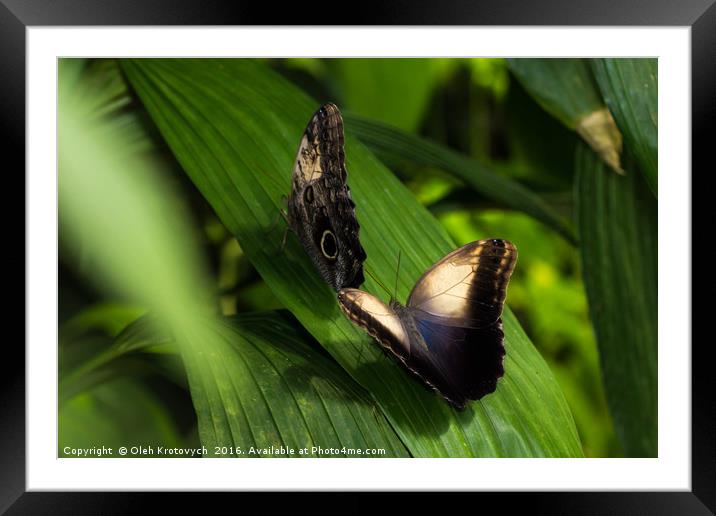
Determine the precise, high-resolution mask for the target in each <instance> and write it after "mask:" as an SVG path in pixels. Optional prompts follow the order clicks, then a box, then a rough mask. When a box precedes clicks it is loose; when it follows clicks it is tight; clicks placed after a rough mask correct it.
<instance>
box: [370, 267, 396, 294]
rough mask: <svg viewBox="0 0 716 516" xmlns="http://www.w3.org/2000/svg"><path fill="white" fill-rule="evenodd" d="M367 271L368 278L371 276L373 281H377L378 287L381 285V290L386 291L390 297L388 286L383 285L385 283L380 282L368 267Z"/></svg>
mask: <svg viewBox="0 0 716 516" xmlns="http://www.w3.org/2000/svg"><path fill="white" fill-rule="evenodd" d="M365 271H366V272H367V273H368V276H370V277H371V278H373V281H375V282H376V283H377V284H378V285H380V288H382V289H383V290H385V293H386V294H388V295H390V290H389V289H388V287H386V286H385V285H384V284H383V282H382V281H380V280H379V279H378V278H377V277H376V276H375V274H373V273H372V272H370V269H368V268H367V267H366V268H365Z"/></svg>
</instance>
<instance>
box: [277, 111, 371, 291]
mask: <svg viewBox="0 0 716 516" xmlns="http://www.w3.org/2000/svg"><path fill="white" fill-rule="evenodd" d="M347 177H348V172H347V171H346V165H345V152H344V150H343V119H342V117H341V113H340V111H339V110H338V107H337V106H336V105H335V104H331V103H329V104H324V105H323V106H321V107H320V108H319V109H318V111H316V113H315V114H314V115H313V117H312V118H311V120H310V122H309V123H308V126H307V127H306V130H305V131H304V133H303V137H302V138H301V143H300V145H299V147H298V152H297V154H296V160H295V164H294V168H293V174H292V187H291V194H290V195H289V197H288V213H287V219H288V225H289V227H290V228H291V230H292V231H293V232H294V233H295V234H296V236H297V237H298V239H299V240H300V242H301V244H302V245H303V247H304V249H305V250H306V252H307V253H308V256H309V257H310V258H311V261H312V262H313V264H314V265H315V267H316V269H317V270H318V272H319V273H320V274H321V276H322V277H323V279H324V280H325V281H326V282H327V283H328V284H329V285H331V287H333V289H334V290H336V291H338V290H340V289H341V288H345V287H353V288H357V287H359V286H360V285H361V284H362V283H363V281H364V277H363V262H364V261H365V259H366V254H365V251H364V250H363V247H362V246H361V244H360V240H359V239H358V232H359V229H360V226H359V224H358V220H357V219H356V214H355V203H354V202H353V199H351V191H350V188H349V187H348V184H347V182H346V179H347Z"/></svg>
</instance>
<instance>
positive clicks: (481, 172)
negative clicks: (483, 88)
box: [345, 114, 576, 243]
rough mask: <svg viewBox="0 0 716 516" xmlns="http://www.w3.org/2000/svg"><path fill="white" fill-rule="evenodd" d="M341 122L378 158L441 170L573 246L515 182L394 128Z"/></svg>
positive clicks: (552, 216) (561, 226)
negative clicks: (543, 225)
mask: <svg viewBox="0 0 716 516" xmlns="http://www.w3.org/2000/svg"><path fill="white" fill-rule="evenodd" d="M345 119H346V127H347V130H349V131H350V132H352V133H353V134H354V135H356V136H357V137H358V138H359V139H360V140H361V141H362V142H363V143H365V144H366V145H367V146H368V147H369V148H370V149H371V150H372V151H373V152H375V153H376V154H378V155H379V156H384V155H387V156H390V157H391V158H396V157H397V158H400V159H407V160H410V161H413V162H414V163H418V164H420V165H425V166H432V167H437V168H441V169H443V170H445V171H446V172H449V173H450V174H452V175H454V176H455V177H457V178H458V179H461V180H462V181H464V182H465V183H467V184H468V185H469V186H470V187H471V188H473V189H474V190H475V191H477V192H480V193H481V194H482V195H484V196H485V197H487V198H488V199H491V200H494V201H498V202H501V203H504V204H505V205H506V206H509V207H510V208H514V209H516V210H520V211H523V212H524V213H526V214H528V215H531V216H532V217H534V218H535V219H537V220H539V221H540V222H543V223H544V224H546V225H547V226H549V227H551V228H552V229H554V230H555V231H557V233H559V234H560V235H562V236H563V237H564V238H566V239H567V240H568V241H569V242H571V243H575V241H576V240H575V236H574V232H573V231H572V228H571V227H569V226H568V225H567V224H566V223H565V221H564V220H562V219H561V218H560V217H559V215H557V214H556V213H555V211H554V210H553V209H552V208H550V206H549V205H548V204H547V203H546V202H544V200H542V198H540V197H539V196H538V195H537V194H534V193H532V192H531V191H529V190H528V189H527V188H525V187H524V186H522V185H521V184H519V183H518V182H516V181H513V180H512V179H509V178H508V177H505V176H501V175H498V174H496V173H495V172H493V171H492V170H489V169H488V168H487V167H485V166H483V165H482V164H480V163H479V162H477V161H475V160H473V159H470V158H468V157H466V156H463V155H461V154H459V153H457V152H455V151H453V150H451V149H448V148H447V147H444V146H442V145H440V144H437V143H435V142H431V141H429V140H426V139H424V138H420V137H419V136H414V135H412V134H410V133H406V132H404V131H401V130H400V129H398V128H395V127H391V126H389V125H387V124H383V123H381V122H377V121H374V120H370V119H367V118H363V117H360V116H357V115H352V114H347V115H346V117H345Z"/></svg>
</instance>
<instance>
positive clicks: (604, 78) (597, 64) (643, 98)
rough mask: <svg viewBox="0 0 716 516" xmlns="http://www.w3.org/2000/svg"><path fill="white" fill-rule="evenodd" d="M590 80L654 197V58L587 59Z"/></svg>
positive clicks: (656, 159) (656, 158) (656, 95)
mask: <svg viewBox="0 0 716 516" xmlns="http://www.w3.org/2000/svg"><path fill="white" fill-rule="evenodd" d="M590 61H591V62H592V70H594V77H595V78H596V79H597V83H598V84H599V89H600V90H601V91H602V95H603V96H604V100H605V101H606V103H607V106H609V110H610V111H611V112H612V113H613V114H614V118H615V120H616V122H617V125H618V126H619V128H620V129H621V130H622V132H623V133H624V138H625V140H626V143H627V145H628V146H629V148H630V149H631V151H632V154H633V155H634V157H635V158H636V161H637V163H638V164H639V168H640V169H641V171H642V172H643V173H644V177H646V181H647V183H648V184H649V187H650V188H651V191H652V192H653V193H654V195H657V192H658V176H657V165H658V153H657V145H658V141H657V133H658V116H657V109H658V106H657V99H658V91H657V90H658V87H657V81H658V64H657V60H656V59H624V58H620V59H591V60H590Z"/></svg>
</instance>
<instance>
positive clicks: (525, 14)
mask: <svg viewBox="0 0 716 516" xmlns="http://www.w3.org/2000/svg"><path fill="white" fill-rule="evenodd" d="M714 1H715V0H688V1H681V2H670V1H668V0H658V1H654V0H652V1H648V0H629V1H622V2H618V3H617V2H610V3H606V2H595V1H589V0H551V1H545V0H540V1H535V2H529V3H528V2H519V1H517V0H509V1H508V0H502V1H500V0H489V1H481V2H477V1H473V2H467V1H457V0H442V1H441V2H428V1H417V0H412V1H411V0H401V1H394V2H365V1H364V2H361V3H360V8H359V9H355V11H356V14H355V15H354V16H352V17H351V18H348V19H347V18H346V17H345V16H347V15H346V14H344V12H343V9H337V8H336V7H335V4H324V3H323V2H317V3H316V2H312V3H306V2H304V3H297V4H295V5H289V4H288V3H282V4H281V5H280V6H278V5H270V4H267V3H257V2H251V3H249V2H230V1H218V0H208V1H207V0H205V1H201V0H173V1H170V0H155V1H153V2H147V1H145V2H139V1H137V0H105V1H98V0H96V1H91V0H0V131H1V134H0V136H1V137H0V142H1V143H0V144H1V145H2V146H3V151H4V152H3V155H4V156H6V157H9V158H10V160H8V159H5V160H4V161H3V163H4V164H5V165H6V166H7V169H6V174H5V181H6V183H5V187H6V188H7V189H8V190H6V192H8V193H7V194H6V202H5V203H3V206H4V208H5V211H6V217H7V219H6V220H8V221H10V222H8V224H7V225H8V226H17V227H16V228H15V229H17V230H18V233H22V238H23V239H24V225H23V227H22V230H20V229H19V223H18V222H16V221H17V218H18V213H19V211H20V209H22V210H23V213H24V206H23V208H20V207H19V206H12V205H11V203H8V202H7V200H9V199H18V200H19V199H22V200H24V199H25V196H24V192H25V181H24V174H23V173H21V172H20V170H23V171H24V170H25V145H24V142H25V113H26V111H25V103H26V100H25V99H26V97H25V86H26V85H25V68H26V65H25V50H26V48H25V46H26V44H25V42H26V30H27V28H28V27H32V26H47V25H49V26H61V25H155V26H156V25H254V24H257V25H284V24H308V25H317V24H326V25H362V24H370V25H561V26H566V25H572V26H584V25H608V26H625V25H636V26H648V25H657V26H685V27H686V26H688V27H691V52H692V53H691V60H692V61H691V71H692V169H694V170H697V169H703V170H702V172H703V173H704V174H707V173H709V172H710V171H712V170H713V165H712V162H713V158H711V152H710V151H711V147H713V141H714V138H713V136H714V131H713V126H714V125H716V116H715V115H716V5H714ZM350 10H351V9H350V8H349V7H348V6H347V7H346V12H348V11H350ZM707 163H708V164H707ZM692 177H693V174H692ZM11 178H14V179H15V181H16V182H15V183H14V184H12V183H11V182H10V181H8V180H9V179H11ZM688 179H689V180H690V178H688ZM685 180H687V178H685ZM19 191H22V192H23V195H19V194H18V192H19ZM21 202H22V201H21ZM11 214H12V217H11ZM694 220H695V221H696V220H698V218H697V217H694ZM6 229H7V228H6ZM5 233H6V234H7V233H8V232H7V230H6V232H5ZM18 236H19V235H18ZM22 248H23V249H24V248H25V247H24V245H23V247H22ZM12 249H13V252H15V250H16V249H17V247H15V246H13V248H12ZM685 251H686V250H685ZM26 258H27V257H26V256H24V251H23V257H22V258H20V257H18V256H11V257H9V259H10V267H12V270H16V268H17V267H18V266H19V265H18V264H19V263H25V262H26ZM684 259H685V260H686V261H689V260H691V250H688V252H685V253H684ZM6 270H10V269H6ZM16 276H19V275H16ZM23 298H24V296H23ZM10 299H11V301H12V303H14V299H12V298H10ZM683 302H688V303H689V304H691V300H683ZM15 306H17V308H16V310H18V311H19V310H20V307H19V304H15ZM22 306H23V308H22V310H23V313H24V303H23V305H22ZM10 320H13V321H14V320H20V314H18V316H17V317H16V318H13V317H9V318H8V321H10ZM710 340H711V339H705V340H700V341H699V340H694V341H693V343H692V373H693V379H692V461H691V466H692V490H691V491H690V492H656V491H650V492H633V493H630V492H615V493H603V492H589V493H578V492H565V493H501V494H499V493H475V494H472V495H469V496H478V497H482V498H483V499H485V500H491V501H494V502H497V503H498V504H499V506H500V507H501V509H500V511H501V512H502V510H504V509H518V508H522V509H523V510H524V509H526V510H528V511H529V513H530V514H571V515H574V514H595V515H596V514H599V515H604V514H610V515H614V514H680V515H681V514H714V513H715V512H716V461H715V460H714V459H715V458H716V438H715V437H714V436H716V423H715V419H714V416H715V414H716V403H714V392H716V385H715V382H714V374H713V373H712V369H713V368H712V366H711V362H710V361H709V360H708V358H709V357H708V350H709V347H710V343H709V341H710ZM673 344H674V345H679V346H687V345H688V344H689V343H687V342H680V343H673ZM3 357H4V360H3V362H4V364H5V368H4V374H3V375H2V385H1V388H0V414H1V416H0V417H1V418H2V424H1V425H0V513H4V512H5V511H7V514H46V513H47V514H49V513H52V514H84V513H92V514H115V513H116V514H125V513H129V512H134V511H137V510H141V509H143V508H144V507H145V504H146V503H147V500H146V497H147V496H149V495H147V494H142V493H49V492H29V493H28V492H25V473H26V467H25V430H26V428H25V352H24V349H23V348H21V347H20V346H19V345H18V343H17V340H15V339H7V340H6V342H5V347H4V350H3ZM244 496H247V497H255V498H256V501H257V502H259V503H265V498H264V499H261V498H260V495H259V496H257V495H250V494H246V495H244ZM264 496H265V495H264ZM374 496H376V495H372V494H371V495H363V496H361V495H358V494H352V495H350V497H351V498H350V499H351V500H352V501H351V502H350V503H348V504H346V503H345V502H344V501H341V502H340V504H341V507H344V508H345V509H346V510H351V509H353V510H355V511H358V510H360V509H366V508H373V507H374V506H375V504H376V503H377V500H373V499H372V498H373V497H374ZM451 496H456V495H451ZM188 498H191V497H188V496H187V495H183V494H182V495H180V496H177V494H176V493H175V494H171V496H166V495H164V496H163V500H162V503H170V504H181V506H183V507H184V508H185V509H186V508H188V505H187V502H188ZM261 500H263V502H261ZM303 500H304V501H305V503H306V507H307V508H308V509H309V510H311V511H313V510H316V508H318V507H319V506H325V507H331V506H333V507H336V504H337V503H338V502H336V501H334V500H333V498H332V497H331V496H325V495H320V496H316V495H314V496H312V497H311V499H310V500H308V499H306V498H303ZM279 503H286V502H284V501H282V498H281V497H275V496H273V495H272V496H271V504H272V506H273V508H277V507H276V504H279ZM295 503H296V502H292V504H293V506H294V507H295ZM299 503H304V502H299ZM424 503H425V502H424V500H423V497H422V496H419V495H417V496H416V495H414V496H413V497H412V498H411V501H410V502H409V503H408V506H410V505H413V504H414V505H416V506H418V505H419V506H423V507H424ZM451 503H453V502H451ZM470 503H475V502H474V501H470ZM406 509H409V507H403V510H406ZM165 510H171V509H170V508H169V507H168V506H165Z"/></svg>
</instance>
